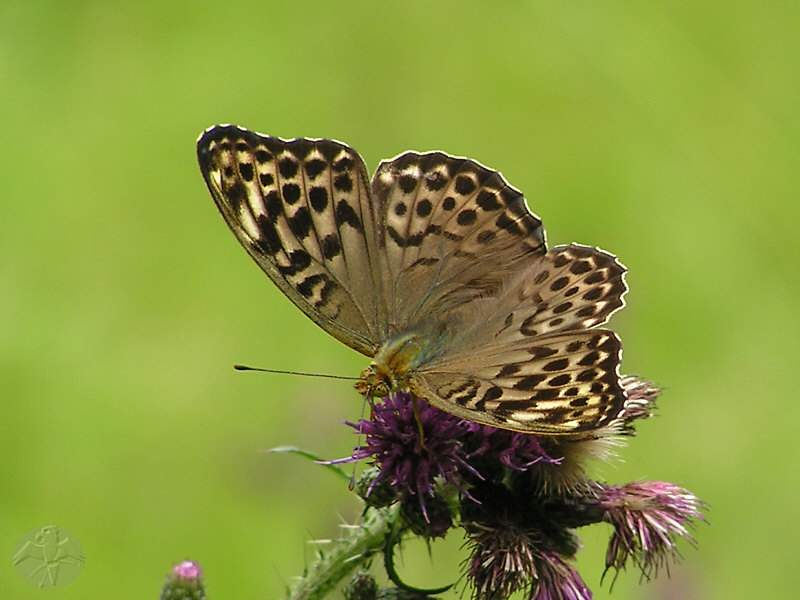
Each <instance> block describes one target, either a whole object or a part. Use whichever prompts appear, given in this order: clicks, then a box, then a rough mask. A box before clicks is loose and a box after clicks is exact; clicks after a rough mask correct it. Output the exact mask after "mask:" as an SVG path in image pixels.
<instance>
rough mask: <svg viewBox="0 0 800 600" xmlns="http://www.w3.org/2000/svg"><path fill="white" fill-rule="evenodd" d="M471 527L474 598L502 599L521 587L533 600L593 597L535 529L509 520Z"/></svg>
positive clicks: (581, 599)
mask: <svg viewBox="0 0 800 600" xmlns="http://www.w3.org/2000/svg"><path fill="white" fill-rule="evenodd" d="M470 530H471V533H470V534H469V536H470V543H471V545H472V549H473V554H472V557H471V558H470V561H469V566H468V570H467V576H468V578H469V579H470V581H471V582H472V584H473V588H474V590H475V592H474V597H475V600H501V599H505V598H508V597H509V596H510V595H511V594H513V593H514V592H518V591H520V590H522V591H523V592H524V595H525V596H527V598H529V599H530V600H588V599H591V597H592V594H591V592H590V591H589V588H587V587H586V584H585V583H584V582H583V580H582V579H581V577H580V575H579V574H578V572H577V571H576V570H575V569H574V568H573V567H572V566H571V565H570V564H569V563H568V562H567V560H566V559H565V558H564V557H563V556H562V555H561V554H559V553H558V552H555V551H553V550H551V549H548V548H547V547H546V542H544V540H543V539H542V537H541V536H540V535H538V534H537V533H536V532H534V531H527V532H526V531H524V530H522V529H520V528H518V527H516V526H515V525H513V524H511V523H508V522H506V523H503V524H502V525H500V526H498V527H478V528H476V527H474V526H473V527H470Z"/></svg>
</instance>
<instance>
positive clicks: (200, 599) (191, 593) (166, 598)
mask: <svg viewBox="0 0 800 600" xmlns="http://www.w3.org/2000/svg"><path fill="white" fill-rule="evenodd" d="M205 597H206V595H205V587H204V584H203V575H202V571H201V570H200V565H199V564H197V563H196V562H194V561H191V560H185V561H183V562H181V563H179V564H177V565H175V566H174V567H173V568H172V571H171V572H170V574H169V575H168V576H167V581H166V582H165V583H164V587H163V588H162V589H161V596H160V597H159V598H160V600H205Z"/></svg>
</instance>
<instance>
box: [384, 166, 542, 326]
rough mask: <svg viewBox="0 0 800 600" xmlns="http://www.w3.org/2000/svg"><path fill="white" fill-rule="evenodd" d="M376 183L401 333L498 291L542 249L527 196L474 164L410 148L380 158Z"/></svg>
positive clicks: (388, 284) (389, 285) (393, 314)
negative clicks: (399, 153) (385, 159)
mask: <svg viewBox="0 0 800 600" xmlns="http://www.w3.org/2000/svg"><path fill="white" fill-rule="evenodd" d="M372 188H373V195H374V197H375V203H376V205H377V206H378V210H379V212H380V214H382V215H385V216H384V219H383V221H382V222H383V224H384V230H383V232H382V236H381V244H382V246H383V248H384V251H385V254H384V255H383V258H384V260H385V261H386V266H385V267H384V268H383V269H382V272H383V274H384V277H385V284H384V289H385V290H386V291H387V294H386V298H385V302H386V303H387V305H388V306H390V312H389V315H390V318H391V320H392V322H393V324H394V325H395V326H396V327H398V328H399V329H401V330H402V329H404V328H413V327H414V326H415V325H417V324H419V323H423V322H425V321H426V320H431V319H441V318H443V316H444V314H445V313H446V312H447V311H449V310H450V309H452V308H453V307H456V306H460V305H463V304H464V303H467V302H469V301H470V300H472V299H474V298H476V297H480V296H487V295H493V294H496V293H497V292H498V291H499V289H500V287H501V286H502V285H503V282H504V281H505V280H506V279H507V278H508V277H509V276H510V275H511V274H513V273H514V272H515V270H517V269H518V268H519V267H520V266H521V265H522V264H524V263H525V262H528V261H530V260H532V259H533V257H535V256H537V255H539V254H543V253H544V248H545V242H544V230H543V229H542V223H541V220H540V219H539V218H538V217H537V216H536V215H534V214H532V213H531V212H530V211H529V210H528V208H527V206H526V204H525V201H524V199H523V197H522V194H520V192H518V191H517V190H515V189H514V188H512V187H511V186H510V185H508V183H507V182H506V181H505V180H504V179H503V177H502V176H501V175H500V174H499V173H498V172H496V171H490V170H489V169H487V168H485V167H483V166H482V165H480V164H478V163H476V162H475V161H472V160H469V159H464V158H455V157H452V156H448V155H446V154H443V153H441V152H431V153H427V154H418V153H416V152H407V153H405V154H402V155H400V156H398V157H397V158H395V159H393V160H391V161H386V162H383V163H381V165H380V166H379V167H378V170H377V171H376V173H375V176H374V177H373V183H372Z"/></svg>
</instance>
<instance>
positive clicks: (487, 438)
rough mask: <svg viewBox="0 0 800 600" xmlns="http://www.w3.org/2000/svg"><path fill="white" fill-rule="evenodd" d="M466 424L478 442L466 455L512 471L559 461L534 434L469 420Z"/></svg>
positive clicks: (475, 441)
mask: <svg viewBox="0 0 800 600" xmlns="http://www.w3.org/2000/svg"><path fill="white" fill-rule="evenodd" d="M468 427H469V429H470V431H471V432H472V438H473V443H474V444H476V445H477V448H476V449H475V450H472V451H471V452H470V453H469V458H473V457H476V456H483V457H486V458H488V459H490V460H492V461H493V462H495V463H496V464H497V465H499V466H503V467H507V468H509V469H512V470H514V471H527V470H528V469H529V468H530V467H531V466H533V465H535V464H536V463H539V462H547V463H553V464H558V463H560V462H561V459H560V458H551V457H550V456H549V455H548V454H547V452H545V450H544V449H543V448H542V446H541V444H540V443H539V438H538V437H537V436H535V435H531V434H528V433H519V432H516V431H508V430H506V429H498V428H497V427H492V426H490V425H479V424H478V423H471V422H468Z"/></svg>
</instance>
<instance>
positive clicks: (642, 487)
mask: <svg viewBox="0 0 800 600" xmlns="http://www.w3.org/2000/svg"><path fill="white" fill-rule="evenodd" d="M599 506H600V507H602V508H603V510H604V515H603V520H604V521H606V522H607V523H610V524H611V525H612V526H613V527H614V534H613V535H612V537H611V540H610V542H609V544H608V550H607V552H606V571H608V569H610V568H612V567H613V568H614V569H616V571H617V572H619V571H620V570H621V569H623V568H624V567H625V564H626V563H627V561H628V559H629V558H630V559H631V561H632V562H633V563H634V564H635V565H636V566H637V567H638V568H639V569H640V570H641V571H642V575H643V576H644V577H645V578H648V579H649V578H650V577H651V576H653V575H655V574H656V573H657V572H658V570H659V569H661V568H666V569H668V568H669V563H670V561H671V560H675V559H677V558H679V555H678V552H677V549H676V545H675V543H676V541H677V540H678V538H681V537H682V538H685V539H687V540H688V541H689V542H690V543H694V538H693V537H692V535H691V534H690V532H689V528H690V527H691V525H692V524H693V521H694V520H695V519H699V520H704V518H703V514H702V510H703V509H704V508H705V505H704V504H703V502H702V501H701V500H700V499H699V498H697V496H695V495H694V494H692V493H691V492H689V491H687V490H685V489H683V488H680V487H678V486H676V485H673V484H671V483H666V482H662V481H641V482H634V483H628V484H626V485H620V486H607V487H603V491H602V492H601V497H600V499H599Z"/></svg>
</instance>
